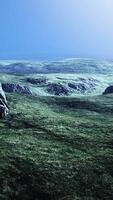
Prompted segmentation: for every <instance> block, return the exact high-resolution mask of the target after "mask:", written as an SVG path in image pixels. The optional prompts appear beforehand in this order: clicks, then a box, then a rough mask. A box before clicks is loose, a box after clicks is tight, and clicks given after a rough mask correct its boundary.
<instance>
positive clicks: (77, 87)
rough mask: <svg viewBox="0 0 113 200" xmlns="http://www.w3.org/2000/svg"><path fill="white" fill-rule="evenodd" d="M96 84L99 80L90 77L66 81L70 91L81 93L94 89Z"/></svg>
mask: <svg viewBox="0 0 113 200" xmlns="http://www.w3.org/2000/svg"><path fill="white" fill-rule="evenodd" d="M98 84H99V81H98V80H96V79H92V78H88V79H85V78H78V79H77V80H76V81H73V82H68V86H69V88H70V89H71V90H72V92H76V93H81V94H83V93H90V92H92V90H94V89H95V88H96V87H97V85H98Z"/></svg>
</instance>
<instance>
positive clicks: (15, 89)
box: [2, 83, 35, 95]
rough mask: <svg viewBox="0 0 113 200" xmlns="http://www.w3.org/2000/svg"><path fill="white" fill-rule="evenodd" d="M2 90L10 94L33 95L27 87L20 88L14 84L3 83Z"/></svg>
mask: <svg viewBox="0 0 113 200" xmlns="http://www.w3.org/2000/svg"><path fill="white" fill-rule="evenodd" d="M2 88H3V90H4V91H5V92H8V93H10V92H12V93H18V94H29V95H35V94H34V93H33V92H32V91H31V90H30V88H29V87H27V86H21V85H19V84H15V83H3V84H2Z"/></svg>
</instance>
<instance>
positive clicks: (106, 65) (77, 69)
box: [0, 58, 113, 74]
mask: <svg viewBox="0 0 113 200" xmlns="http://www.w3.org/2000/svg"><path fill="white" fill-rule="evenodd" d="M0 73H16V74H23V73H25V74H31V73H77V74H79V73H90V74H113V61H108V60H95V59H84V58H82V59H81V58H72V59H64V60H60V61H48V62H44V61H42V62H36V61H35V62H34V61H0Z"/></svg>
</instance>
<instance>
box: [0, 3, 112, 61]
mask: <svg viewBox="0 0 113 200" xmlns="http://www.w3.org/2000/svg"><path fill="white" fill-rule="evenodd" d="M65 57H94V58H109V59H113V0H0V59H35V60H38V59H57V58H58V59H60V58H65Z"/></svg>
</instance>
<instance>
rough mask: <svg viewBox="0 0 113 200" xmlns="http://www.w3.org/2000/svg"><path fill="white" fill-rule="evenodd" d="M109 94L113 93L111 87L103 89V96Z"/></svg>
mask: <svg viewBox="0 0 113 200" xmlns="http://www.w3.org/2000/svg"><path fill="white" fill-rule="evenodd" d="M111 93H113V85H111V86H109V87H107V88H106V89H105V91H104V92H103V94H104V95H105V94H111Z"/></svg>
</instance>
